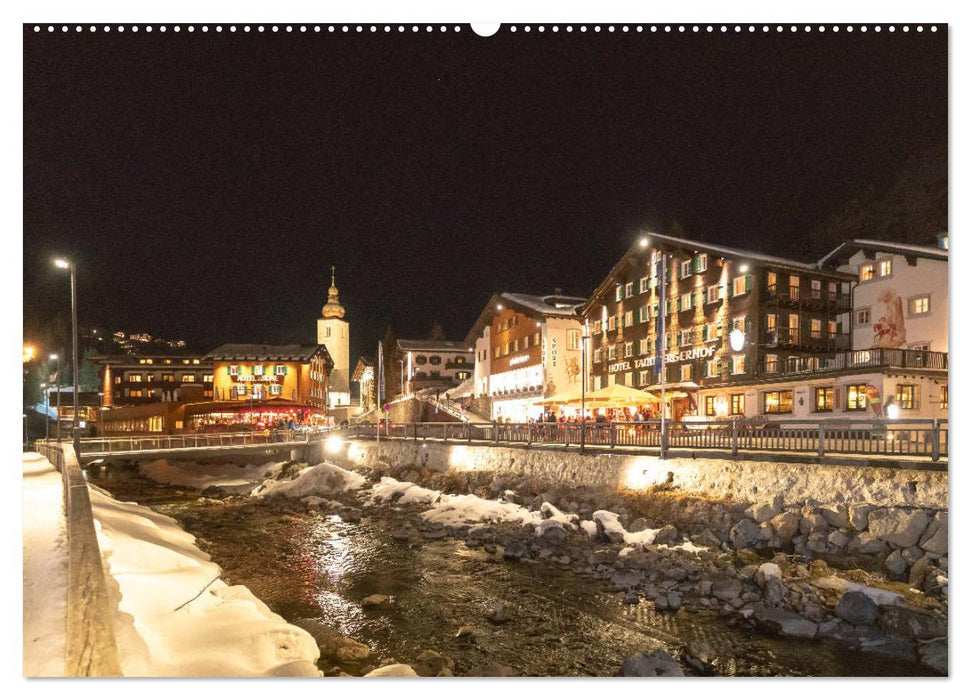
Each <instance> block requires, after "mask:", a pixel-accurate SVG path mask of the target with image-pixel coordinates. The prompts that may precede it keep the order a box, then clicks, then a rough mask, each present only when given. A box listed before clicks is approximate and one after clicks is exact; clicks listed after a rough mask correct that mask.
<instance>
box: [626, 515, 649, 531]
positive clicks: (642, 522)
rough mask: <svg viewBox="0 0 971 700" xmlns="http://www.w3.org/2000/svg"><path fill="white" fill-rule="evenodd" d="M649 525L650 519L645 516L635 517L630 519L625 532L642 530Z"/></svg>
mask: <svg viewBox="0 0 971 700" xmlns="http://www.w3.org/2000/svg"><path fill="white" fill-rule="evenodd" d="M650 527H651V521H650V520H648V519H647V518H635V519H634V520H632V521H631V523H630V526H629V527H628V528H627V532H643V531H644V530H647V529H649V528H650Z"/></svg>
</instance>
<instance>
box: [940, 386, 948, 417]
mask: <svg viewBox="0 0 971 700" xmlns="http://www.w3.org/2000/svg"><path fill="white" fill-rule="evenodd" d="M941 409H942V410H944V411H946V410H947V384H942V385H941Z"/></svg>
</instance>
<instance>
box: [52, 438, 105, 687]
mask: <svg viewBox="0 0 971 700" xmlns="http://www.w3.org/2000/svg"><path fill="white" fill-rule="evenodd" d="M35 449H36V450H37V451H38V452H40V453H41V454H42V455H44V456H45V457H46V458H47V459H48V460H49V461H50V462H51V464H53V465H54V466H55V467H56V468H57V470H58V471H59V472H60V473H61V480H62V482H63V485H64V515H65V521H66V525H67V544H68V559H67V592H66V593H67V611H66V617H67V619H66V621H65V623H66V624H65V633H66V634H65V636H66V640H65V659H64V672H65V674H66V675H68V676H120V675H122V673H121V665H120V664H119V662H118V647H117V645H116V643H115V633H114V619H115V614H114V610H113V609H112V607H111V605H110V603H109V600H110V599H109V596H108V585H107V581H106V579H105V571H104V566H103V565H102V562H101V548H100V547H99V546H98V534H97V531H96V530H95V526H94V514H93V512H92V510H91V499H90V496H89V494H88V484H87V481H85V479H84V474H83V473H82V471H81V466H80V465H79V464H78V460H77V457H76V456H75V454H74V448H73V447H72V446H71V445H70V443H56V442H52V441H38V443H37V445H36V448H35Z"/></svg>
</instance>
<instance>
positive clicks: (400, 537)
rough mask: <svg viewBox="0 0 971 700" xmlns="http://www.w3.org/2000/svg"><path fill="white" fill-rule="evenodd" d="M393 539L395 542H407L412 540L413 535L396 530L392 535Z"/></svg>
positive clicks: (405, 531)
mask: <svg viewBox="0 0 971 700" xmlns="http://www.w3.org/2000/svg"><path fill="white" fill-rule="evenodd" d="M391 539H393V540H394V541H395V542H407V541H408V540H410V539H411V533H409V532H408V531H407V530H395V531H394V532H392V533H391Z"/></svg>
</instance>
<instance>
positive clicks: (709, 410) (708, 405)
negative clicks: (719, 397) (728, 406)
mask: <svg viewBox="0 0 971 700" xmlns="http://www.w3.org/2000/svg"><path fill="white" fill-rule="evenodd" d="M705 415H706V416H708V417H709V418H711V417H712V416H714V415H715V397H714V396H706V397H705Z"/></svg>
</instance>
